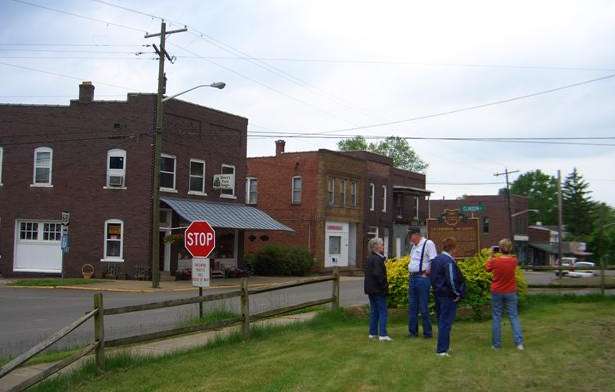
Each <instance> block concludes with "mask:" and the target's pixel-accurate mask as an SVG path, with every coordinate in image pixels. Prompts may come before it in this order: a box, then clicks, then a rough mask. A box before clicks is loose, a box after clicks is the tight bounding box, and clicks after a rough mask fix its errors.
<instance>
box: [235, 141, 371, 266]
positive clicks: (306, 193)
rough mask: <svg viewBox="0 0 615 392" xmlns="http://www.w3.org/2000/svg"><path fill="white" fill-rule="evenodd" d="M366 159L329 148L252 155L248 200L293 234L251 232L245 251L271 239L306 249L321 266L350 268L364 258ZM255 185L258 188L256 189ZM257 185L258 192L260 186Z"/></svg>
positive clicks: (279, 146)
mask: <svg viewBox="0 0 615 392" xmlns="http://www.w3.org/2000/svg"><path fill="white" fill-rule="evenodd" d="M364 175H365V174H364V162H363V161H362V160H360V159H358V158H354V157H351V156H347V155H344V154H342V153H339V152H336V151H330V150H318V151H307V152H296V153H286V152H284V141H281V140H279V141H277V142H276V155H275V156H273V157H257V158H249V159H248V180H247V184H248V185H246V188H248V189H250V188H251V187H252V189H253V190H254V192H255V193H254V197H252V198H251V199H250V198H248V199H247V202H248V203H251V204H254V205H256V206H258V208H260V209H262V210H264V211H266V212H267V213H269V214H270V215H271V216H273V217H274V218H275V219H277V220H279V221H280V222H281V223H283V224H285V225H287V226H289V227H291V228H292V229H293V230H294V231H295V232H294V233H282V232H277V233H271V234H266V233H265V234H264V233H262V232H259V231H254V232H251V233H248V237H247V239H246V250H247V251H248V252H249V251H254V250H256V249H259V248H260V247H261V246H262V245H264V244H267V243H285V244H293V245H301V246H305V247H307V248H308V249H309V250H310V252H311V253H312V255H313V256H314V259H315V260H317V261H318V262H320V263H321V265H318V266H317V267H318V268H319V269H323V268H330V267H335V266H338V267H352V266H356V265H357V260H359V259H360V258H361V257H363V253H362V252H361V248H360V247H358V246H357V244H361V243H362V242H363V235H362V227H361V226H360V225H361V223H362V221H363V209H362V204H361V203H362V198H363V190H364V183H365V179H364ZM256 184H258V185H257V188H256ZM256 189H257V190H256Z"/></svg>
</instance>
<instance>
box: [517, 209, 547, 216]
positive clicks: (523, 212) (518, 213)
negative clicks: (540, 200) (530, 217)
mask: <svg viewBox="0 0 615 392" xmlns="http://www.w3.org/2000/svg"><path fill="white" fill-rule="evenodd" d="M528 212H540V211H538V210H534V209H530V210H523V211H519V212H515V213H514V214H512V215H511V216H512V217H513V218H514V217H516V216H519V215H523V214H527V213H528Z"/></svg>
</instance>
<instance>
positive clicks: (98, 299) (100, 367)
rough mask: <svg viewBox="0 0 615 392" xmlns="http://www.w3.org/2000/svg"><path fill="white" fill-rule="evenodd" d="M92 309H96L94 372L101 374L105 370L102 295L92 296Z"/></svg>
mask: <svg viewBox="0 0 615 392" xmlns="http://www.w3.org/2000/svg"><path fill="white" fill-rule="evenodd" d="M94 309H97V310H98V312H96V315H94V340H95V341H96V342H97V343H98V345H97V346H96V371H97V372H98V373H102V372H103V371H104V370H105V322H104V317H105V316H104V314H103V313H104V310H105V308H104V305H103V295H102V293H96V294H94Z"/></svg>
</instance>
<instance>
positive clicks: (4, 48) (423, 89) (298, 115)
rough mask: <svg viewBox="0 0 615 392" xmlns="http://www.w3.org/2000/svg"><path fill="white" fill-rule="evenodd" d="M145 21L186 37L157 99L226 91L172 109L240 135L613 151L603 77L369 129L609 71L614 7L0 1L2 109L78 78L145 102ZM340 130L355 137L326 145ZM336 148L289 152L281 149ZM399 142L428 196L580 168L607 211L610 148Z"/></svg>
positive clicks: (614, 183)
mask: <svg viewBox="0 0 615 392" xmlns="http://www.w3.org/2000/svg"><path fill="white" fill-rule="evenodd" d="M105 3H108V4H105ZM109 4H111V5H116V6H120V7H125V8H128V9H131V10H133V11H132V12H131V11H129V10H126V9H121V8H118V7H113V6H110V5H109ZM36 5H38V7H37V6H36ZM45 7H47V8H53V9H55V10H56V11H53V10H50V9H46V8H45ZM135 10H137V11H141V12H142V14H139V13H137V12H134V11H135ZM57 11H63V12H65V13H61V12H57ZM69 14H73V15H69ZM74 14H76V15H80V16H82V17H81V18H80V17H77V16H75V15H74ZM146 14H147V15H146ZM148 15H150V16H148ZM152 15H153V16H163V17H165V18H166V20H167V21H169V23H170V26H169V28H170V29H176V28H180V27H182V26H183V25H184V24H186V25H188V28H189V32H188V33H181V34H175V35H173V36H172V37H171V38H170V40H169V46H168V49H169V51H170V52H171V53H172V54H173V55H175V56H177V61H176V63H175V64H173V65H168V67H167V76H168V87H167V91H168V92H169V93H173V92H176V91H181V90H184V89H187V88H190V87H192V86H194V85H196V84H201V83H209V82H212V81H224V82H226V83H227V85H228V86H227V88H226V89H224V90H221V91H219V90H214V89H201V90H197V91H194V92H193V93H190V95H186V96H185V99H187V100H190V101H193V102H196V103H199V104H202V105H206V106H210V107H214V108H218V109H221V110H224V111H228V112H232V113H236V114H239V115H242V116H245V117H247V118H248V119H249V121H250V131H252V132H263V131H265V132H272V131H276V132H285V131H290V132H302V133H304V132H305V133H314V132H328V133H329V134H330V135H339V134H347V135H353V134H363V135H371V136H383V135H399V136H417V137H606V136H613V137H615V130H614V129H613V124H614V122H615V110H614V106H613V104H614V98H615V78H611V79H605V80H602V81H597V82H594V83H588V84H584V85H581V86H578V87H574V88H569V89H564V90H560V91H557V92H554V93H551V94H545V95H539V96H535V97H531V98H528V99H521V100H516V101H513V102H509V103H503V104H499V105H493V106H488V107H485V108H481V109H476V110H467V111H462V112H458V113H454V114H449V115H443V116H438V117H432V118H426V119H420V120H414V121H407V122H401V123H398V124H395V125H390V126H380V127H367V126H368V125H371V124H377V123H383V122H392V121H398V120H404V119H411V118H415V117H421V116H426V115H430V114H434V113H441V112H447V111H452V110H456V109H459V108H466V107H471V106H475V105H481V104H485V103H489V102H494V101H500V100H506V99H508V98H513V97H517V96H523V95H526V94H531V93H535V92H539V91H543V90H549V89H553V88H557V87H560V86H566V85H570V84H574V83H577V82H583V81H587V80H591V79H596V78H600V77H603V76H607V75H610V74H613V73H615V51H614V50H613V42H615V30H614V29H613V28H612V26H614V25H615V2H613V1H584V2H580V1H576V2H574V1H562V0H559V1H540V2H537V1H508V2H503V1H463V2H462V1H450V2H444V1H437V2H436V1H430V2H427V1H421V2H419V1H416V2H414V1H378V2H376V1H369V2H368V1H357V0H355V1H342V0H323V1H320V0H318V1H317V0H309V1H308V0H304V1H298V0H258V1H256V0H244V1H239V0H208V1H199V0H195V1H188V0H177V1H157V0H156V1H154V0H105V1H91V0H79V1H60V0H54V1H50V0H23V1H22V0H0V53H1V54H2V59H1V60H0V71H1V72H0V86H1V87H0V101H2V102H18V103H53V104H65V103H67V102H68V100H69V99H70V98H74V97H75V96H76V94H77V84H78V81H79V80H92V81H93V82H94V84H95V86H96V95H97V97H98V99H121V98H122V97H125V94H126V93H127V92H128V91H132V92H135V91H139V92H153V91H155V89H156V75H157V65H156V62H155V61H154V60H152V59H153V57H154V56H153V55H152V54H151V48H150V47H144V46H142V45H144V44H150V43H154V42H155V40H152V39H145V38H144V37H143V35H144V31H148V32H155V31H157V30H159V28H160V20H159V19H156V18H155V17H152ZM105 22H110V23H105ZM60 45H62V46H60ZM141 52H143V53H141ZM137 53H141V54H137ZM248 57H249V59H248ZM348 128H358V129H355V130H348V131H344V132H340V131H337V132H336V130H340V129H348ZM253 135H256V133H254V134H253ZM336 142H337V140H336V139H332V138H326V139H324V138H323V139H300V138H287V145H286V148H287V151H301V150H309V149H314V148H316V147H318V148H335V146H336ZM588 142H591V143H598V144H615V140H611V141H608V140H607V141H605V140H598V141H588ZM411 143H412V146H413V147H414V148H415V149H416V151H417V152H418V153H419V155H420V156H421V157H422V158H423V159H425V160H426V161H428V162H429V164H430V166H429V169H428V170H427V178H428V185H427V187H428V188H429V189H431V190H433V191H434V192H435V193H434V196H433V197H434V198H442V197H447V198H452V197H457V196H460V195H462V194H493V193H496V192H497V189H498V188H499V187H501V185H499V184H494V182H500V181H502V180H503V179H502V178H501V177H500V178H496V177H494V176H493V174H494V173H495V172H499V171H503V170H504V169H505V168H508V169H510V170H520V171H522V172H523V171H528V170H534V169H542V170H543V171H546V172H548V173H552V174H555V173H556V171H557V170H558V169H561V170H562V172H563V173H564V174H566V173H568V172H570V171H571V170H572V168H573V167H577V168H578V169H579V170H580V171H581V172H582V174H583V175H584V176H585V177H586V179H588V180H589V182H590V183H591V186H592V190H593V196H594V198H595V199H597V200H602V201H606V202H608V203H610V204H612V205H615V174H613V169H614V166H615V165H614V162H615V159H614V158H615V147H613V146H579V145H574V146H571V145H561V144H560V145H556V144H521V143H515V144H513V143H506V144H504V143H485V142H460V141H426V140H417V141H412V142H411ZM273 151H274V143H273V139H272V138H261V137H251V138H250V139H249V144H248V152H249V155H250V156H258V155H270V154H272V153H273ZM514 178H515V176H513V179H514ZM451 183H455V184H454V185H449V184H451ZM459 183H462V184H467V183H473V184H475V183H481V184H480V185H458V184H459ZM484 183H492V184H484Z"/></svg>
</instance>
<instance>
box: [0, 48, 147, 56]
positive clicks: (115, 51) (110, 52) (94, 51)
mask: <svg viewBox="0 0 615 392" xmlns="http://www.w3.org/2000/svg"><path fill="white" fill-rule="evenodd" d="M0 52H28V53H88V54H133V55H136V56H138V55H141V54H144V53H148V52H126V51H118V50H83V49H79V50H76V49H4V48H0Z"/></svg>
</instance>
